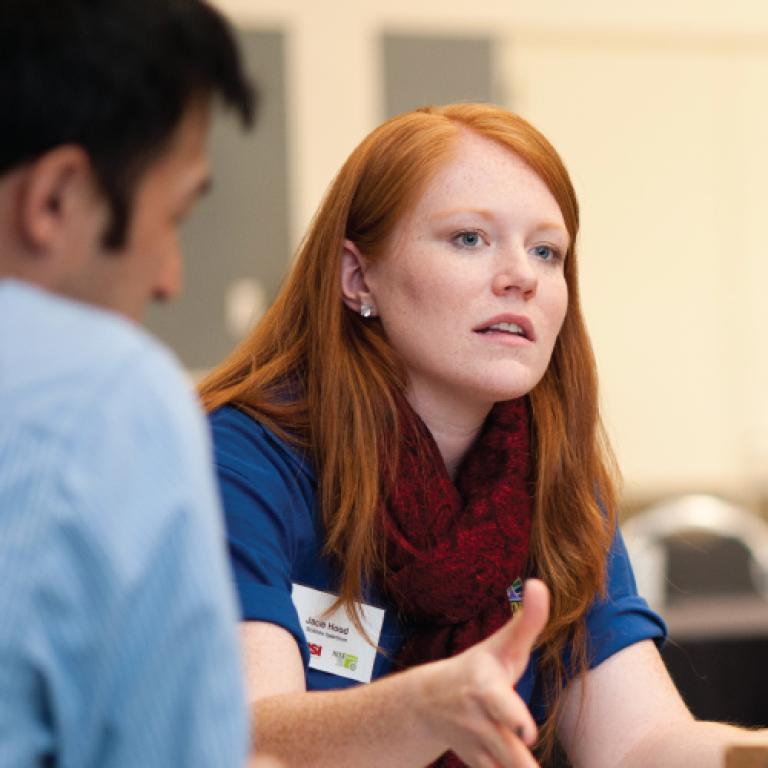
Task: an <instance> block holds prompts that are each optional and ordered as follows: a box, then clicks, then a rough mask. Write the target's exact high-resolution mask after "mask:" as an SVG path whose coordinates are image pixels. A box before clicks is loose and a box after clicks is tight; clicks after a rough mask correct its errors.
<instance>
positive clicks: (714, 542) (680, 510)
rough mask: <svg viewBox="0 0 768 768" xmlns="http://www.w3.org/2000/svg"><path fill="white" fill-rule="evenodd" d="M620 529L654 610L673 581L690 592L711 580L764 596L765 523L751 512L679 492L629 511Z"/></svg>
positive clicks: (767, 596)
mask: <svg viewBox="0 0 768 768" xmlns="http://www.w3.org/2000/svg"><path fill="white" fill-rule="evenodd" d="M622 533H623V535H624V539H625V541H626V544H627V550H628V551H629V556H630V560H631V561H632V566H633V568H634V570H635V578H636V579H637V586H638V590H639V592H640V594H641V595H643V597H645V598H646V600H648V602H649V603H650V604H651V606H653V607H654V608H656V609H657V610H659V609H661V608H663V607H664V606H665V605H666V604H667V603H668V602H670V596H671V595H672V589H671V587H672V586H676V587H677V588H678V590H679V591H681V592H682V593H683V594H685V595H692V596H694V597H695V596H696V594H697V593H698V594H699V595H701V594H702V593H704V592H707V591H710V590H712V589H713V581H714V582H727V583H725V584H724V585H723V588H722V589H721V590H720V591H722V592H725V593H728V592H753V593H757V595H759V596H760V597H762V599H764V600H766V601H767V602H768V523H765V522H764V521H763V520H762V519H760V518H759V517H757V516H756V515H755V514H753V513H752V512H749V511H747V510H745V509H742V508H740V507H737V506H735V505H734V504H731V503H729V502H727V501H724V500H723V499H720V498H718V497H716V496H707V495H701V494H692V495H687V496H679V497H676V498H673V499H668V500H665V501H662V502H660V503H658V504H655V505H653V506H652V507H649V508H648V509H646V510H644V511H642V512H640V513H638V514H637V515H634V516H633V517H631V518H630V519H629V520H627V521H626V522H625V523H624V524H623V525H622ZM691 552H693V556H691ZM715 552H716V553H717V554H718V557H715V556H714V554H715ZM686 573H689V574H690V577H689V578H686ZM672 574H674V578H673V577H672ZM708 577H709V578H708ZM673 582H674V584H673Z"/></svg>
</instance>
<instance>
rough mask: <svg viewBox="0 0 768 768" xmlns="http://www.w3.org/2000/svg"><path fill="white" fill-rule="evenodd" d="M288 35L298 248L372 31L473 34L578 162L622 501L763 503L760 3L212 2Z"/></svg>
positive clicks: (370, 53)
mask: <svg viewBox="0 0 768 768" xmlns="http://www.w3.org/2000/svg"><path fill="white" fill-rule="evenodd" d="M219 5H220V6H221V7H222V8H223V9H224V10H225V11H227V12H229V13H230V14H231V15H232V16H233V17H234V18H235V19H236V20H238V21H239V22H241V23H243V24H254V25H257V26H265V25H279V26H280V27H283V28H285V29H286V30H287V33H288V46H287V48H288V61H287V67H288V105H289V125H290V126H291V128H290V136H289V151H290V171H289V173H290V189H291V190H292V204H291V207H292V210H291V221H292V231H293V237H294V241H296V240H298V237H299V235H300V233H301V232H302V231H303V229H304V227H305V226H306V222H307V221H308V220H309V217H310V216H311V214H312V211H313V210H314V208H315V206H316V205H317V202H318V200H319V198H320V196H321V194H322V192H323V190H324V189H325V187H326V185H327V184H328V182H329V181H330V179H331V177H332V175H333V173H334V172H335V170H336V169H337V168H338V166H339V165H340V164H341V162H342V161H343V159H344V157H345V156H346V155H347V154H348V152H349V151H350V150H351V149H352V147H353V146H354V145H355V144H356V143H357V141H359V139H360V138H361V137H362V136H363V135H364V134H365V133H367V132H368V131H369V130H370V129H371V128H372V127H373V126H374V125H375V124H376V122H377V120H378V118H379V109H380V106H379V105H380V102H381V99H380V92H381V91H380V72H379V60H378V48H377V35H378V33H379V31H380V30H381V29H383V28H386V29H389V30H401V31H403V30H411V29H412V30H414V31H418V32H422V33H423V32H427V33H440V32H445V33H457V34H467V33H472V32H476V33H479V34H484V35H489V36H492V37H493V38H494V39H495V40H497V41H498V44H497V76H498V77H499V80H500V86H501V89H500V92H502V93H506V94H507V95H508V100H509V104H510V105H512V106H513V107H514V109H516V110H517V111H519V112H521V114H523V115H524V116H525V117H527V118H529V119H531V120H532V121H533V122H534V123H535V124H537V125H538V126H539V127H540V128H541V129H542V130H543V131H544V132H545V133H546V134H547V135H548V136H549V137H550V138H551V139H552V141H553V143H554V144H555V145H556V146H557V147H558V149H559V150H560V151H561V153H562V155H563V157H564V159H565V161H566V163H567V165H568V166H569V168H570V169H571V172H572V175H573V177H574V182H575V184H576V187H577V191H578V192H579V196H580V199H581V203H582V210H583V235H582V240H581V259H582V289H583V295H584V303H585V307H586V312H587V318H588V321H589V324H590V329H591V332H592V337H593V340H594V343H595V348H596V352H597V356H598V363H599V367H600V373H601V382H602V391H603V400H604V406H605V416H606V421H607V423H608V427H609V431H610V434H611V436H612V438H613V440H614V442H615V446H616V449H617V453H618V455H619V459H620V461H621V464H622V467H623V470H624V473H625V477H626V481H627V490H628V493H629V495H630V496H633V495H634V496H635V497H652V496H656V495H660V494H663V493H667V492H675V491H686V490H712V491H718V492H721V493H726V494H729V495H732V496H736V497H738V498H741V499H744V500H745V501H753V502H757V501H759V500H760V499H764V498H765V496H766V493H768V349H766V348H765V347H766V345H765V344H764V343H763V331H764V329H766V328H768V302H766V301H765V299H764V293H765V286H766V285H768V232H767V231H766V226H765V224H764V222H768V193H766V178H768V149H766V145H767V144H768V4H765V3H763V2H758V0H753V1H752V2H746V0H742V2H736V1H734V2H727V1H726V0H720V1H718V2H711V1H710V2H701V1H699V2H693V1H689V0H684V1H683V0H678V1H677V2H672V3H670V2H669V1H668V0H667V1H666V2H661V0H653V1H647V2H644V3H642V4H641V3H634V2H623V3H617V2H615V1H614V0H600V1H598V0H580V2H578V3H576V2H572V1H571V0H559V1H557V2H556V1H555V0H549V1H545V2H541V1H539V2H535V3H530V2H526V3H523V2H512V1H511V0H498V1H491V0H475V1H474V2H472V3H467V2H464V1H462V2H458V0H455V1H450V2H449V1H447V0H440V2H437V0H422V2H419V3H414V2H413V1H412V0H410V1H409V2H406V1H405V0H387V2H386V3H384V2H381V3H370V2H369V3H365V2H352V1H351V0H349V1H347V0H335V1H333V0H326V2H323V3H315V2H311V1H310V0H258V1H257V0H219Z"/></svg>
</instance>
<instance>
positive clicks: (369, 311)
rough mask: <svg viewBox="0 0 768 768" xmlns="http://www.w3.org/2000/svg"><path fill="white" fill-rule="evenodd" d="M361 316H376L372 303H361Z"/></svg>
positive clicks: (366, 317)
mask: <svg viewBox="0 0 768 768" xmlns="http://www.w3.org/2000/svg"><path fill="white" fill-rule="evenodd" d="M360 316H361V317H364V318H365V319H366V320H367V319H368V318H369V317H375V315H374V313H373V307H372V306H371V305H370V304H361V305H360Z"/></svg>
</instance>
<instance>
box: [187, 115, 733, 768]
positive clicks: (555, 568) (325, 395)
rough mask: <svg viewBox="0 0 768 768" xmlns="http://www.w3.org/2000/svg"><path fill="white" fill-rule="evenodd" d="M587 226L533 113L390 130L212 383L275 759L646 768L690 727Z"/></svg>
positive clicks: (249, 640)
mask: <svg viewBox="0 0 768 768" xmlns="http://www.w3.org/2000/svg"><path fill="white" fill-rule="evenodd" d="M578 226H579V216H578V206H577V201H576V197H575V194H574V191H573V187H572V185H571V182H570V179H569V177H568V173H567V171H566V169H565V167H564V166H563V163H562V161H561V160H560V158H559V156H558V155H557V153H556V151H555V150H554V149H553V147H552V146H551V145H550V144H549V142H548V141H547V140H546V139H545V138H544V137H543V136H542V135H541V134H540V133H539V132H538V131H537V130H536V129H535V128H533V127H532V126H531V125H529V124H528V123H527V122H525V121H524V120H523V119H521V118H520V117H518V116H515V115H513V114H510V113H509V112H507V111H505V110H503V109H500V108H498V107H493V106H488V105H479V104H456V105H451V106H447V107H441V108H432V107H430V108H425V109H421V110H416V111H414V112H410V113H406V114H403V115H400V116H398V117H395V118H393V119H392V120H389V121H388V122H386V123H384V124H383V125H381V126H380V127H379V128H377V129H376V130H375V131H373V133H371V134H370V135H369V136H368V137H367V138H366V139H365V140H364V141H363V142H362V143H361V144H360V146H358V147H357V148H356V149H355V150H354V152H353V153H352V154H351V156H350V157H349V159H348V160H347V161H346V163H345V164H344V166H343V167H342V169H341V171H340V172H339V174H338V175H337V177H336V179H335V180H334V182H333V184H332V185H331V187H330V190H329V191H328V193H327V195H326V197H325V199H324V201H323V203H322V205H321V206H320V209H319V211H318V212H317V215H316V216H315V218H314V220H313V222H312V224H311V226H310V229H309V232H308V233H307V235H306V237H305V239H304V241H303V243H302V245H301V247H300V249H299V253H298V256H297V258H296V260H295V262H294V264H293V267H292V269H291V271H290V274H289V275H288V277H287V280H286V282H285V284H284V285H283V287H282V289H281V291H280V293H279V295H278V296H277V298H276V300H275V302H274V304H273V305H272V307H271V308H270V310H269V311H268V312H267V313H266V315H265V316H264V318H263V319H262V320H261V322H260V323H259V324H258V325H257V326H256V327H255V329H254V330H253V332H252V333H251V334H250V336H249V337H248V338H246V339H245V340H244V341H243V342H242V343H241V344H240V346H239V347H238V348H237V349H236V350H235V351H234V352H233V354H232V355H231V356H230V357H229V358H228V359H227V360H226V361H225V362H224V363H222V365H221V366H220V367H219V368H217V369H216V370H215V371H214V372H213V373H212V374H211V375H210V376H209V377H208V379H207V380H206V381H205V382H204V383H203V385H202V396H203V399H204V402H205V404H206V407H207V408H208V410H209V411H210V412H211V423H212V428H213V435H214V443H215V446H216V461H217V465H218V471H219V477H220V482H221V488H222V496H223V501H224V507H225V511H226V516H227V527H228V536H229V544H230V551H231V555H232V562H233V566H234V571H235V577H236V582H237V587H238V592H239V595H240V601H241V607H242V615H243V625H242V638H243V644H244V653H245V662H246V670H247V675H248V685H249V691H250V697H251V704H252V707H253V725H254V733H255V738H256V740H257V744H258V747H259V751H260V752H264V753H268V754H272V755H274V756H276V757H277V758H279V759H281V760H282V761H283V762H284V763H285V764H286V765H289V766H326V765H327V766H331V765H334V766H338V765H354V766H365V767H366V768H371V767H372V766H398V767H399V768H405V767H407V766H423V765H426V764H429V763H432V762H435V761H436V762H435V764H436V765H440V766H444V767H447V766H460V765H465V764H466V765H470V766H478V767H482V766H531V765H536V762H535V760H534V757H533V756H532V754H531V751H530V750H531V748H533V747H534V746H535V748H536V751H537V752H538V754H539V756H540V757H542V756H543V757H542V759H546V757H547V756H548V755H549V754H550V753H551V750H552V747H553V745H554V741H555V739H556V738H559V739H560V740H561V742H562V743H563V745H564V747H565V749H566V751H567V752H568V754H569V756H570V758H571V760H572V761H573V763H574V764H575V765H577V766H589V768H594V767H595V766H601V765H612V764H615V763H617V762H618V761H620V760H624V761H626V762H625V763H622V764H631V763H632V761H633V760H635V761H636V762H637V764H638V765H645V766H647V765H661V764H666V758H667V756H670V757H671V756H672V755H673V754H674V750H675V748H676V747H677V744H678V740H679V738H680V736H681V734H683V733H685V734H687V733H688V729H690V728H694V727H698V726H699V725H701V724H695V723H694V722H693V720H692V718H691V715H690V714H689V713H688V711H687V710H686V708H685V706H684V705H683V703H682V701H681V700H680V698H679V696H678V694H677V692H676V691H675V689H674V687H673V685H672V683H671V682H670V680H669V678H668V676H667V673H666V671H665V669H664V666H663V664H662V662H661V660H660V657H659V654H658V651H657V647H656V644H658V643H660V642H661V641H662V640H663V637H664V634H665V628H664V624H663V622H662V621H661V619H660V618H659V617H658V616H657V615H656V614H654V613H653V612H652V611H651V610H650V609H649V608H648V606H647V605H646V603H645V602H644V601H643V599H642V598H641V597H639V596H638V595H637V593H636V589H635V585H634V579H633V577H632V572H631V568H630V566H629V563H628V560H627V556H626V552H625V550H624V547H623V544H622V542H621V538H620V535H619V533H618V531H617V528H616V483H615V478H614V473H613V463H612V456H611V453H610V449H609V446H608V444H607V441H606V439H605V436H604V434H603V431H602V428H601V424H600V418H599V413H598V394H597V378H596V373H595V364H594V359H593V355H592V350H591V348H590V343H589V340H588V337H587V333H586V330H585V327H584V321H583V317H582V313H581V307H580V303H579V292H578V280H577V258H576V238H577V233H578ZM524 581H525V585H524V587H523V586H522V584H523V582H524ZM544 585H546V586H544ZM523 592H524V593H525V607H524V610H523V611H522V612H521V613H519V614H518V615H517V616H515V617H514V618H510V607H512V608H513V613H514V612H515V610H514V609H516V608H517V607H518V606H519V604H520V603H519V601H520V599H521V595H522V593H523ZM550 601H551V605H550ZM361 682H363V683H367V682H370V683H371V684H370V685H359V683H361ZM538 726H541V729H540V730H539V728H538ZM717 728H718V727H717V726H711V728H710V729H709V730H707V731H706V733H707V734H710V735H709V736H708V737H707V738H709V739H710V741H711V740H712V739H713V738H714V739H715V741H716V740H717V739H718V738H720V736H719V735H716V736H712V735H711V733H712V732H713V731H712V729H715V731H714V733H716V734H719V733H720V732H719V731H717ZM704 742H705V744H706V739H705V740H704ZM705 750H706V746H705ZM715 751H716V750H715ZM715 751H713V750H712V749H710V753H711V754H714V752H715ZM660 755H661V756H662V757H659V756H660Z"/></svg>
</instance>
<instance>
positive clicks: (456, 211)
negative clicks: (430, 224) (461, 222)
mask: <svg viewBox="0 0 768 768" xmlns="http://www.w3.org/2000/svg"><path fill="white" fill-rule="evenodd" d="M462 214H470V215H472V216H480V217H481V218H483V219H488V220H492V219H495V218H496V214H494V213H493V211H489V210H487V209H485V208H450V209H449V210H447V211H439V212H438V213H434V214H432V218H433V219H438V220H439V219H450V218H453V217H454V216H461V215H462Z"/></svg>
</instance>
